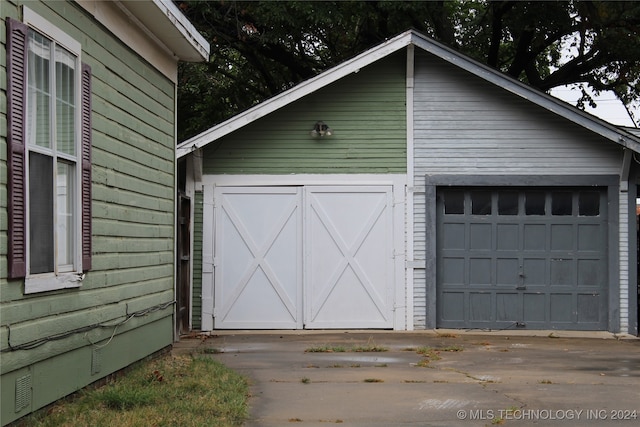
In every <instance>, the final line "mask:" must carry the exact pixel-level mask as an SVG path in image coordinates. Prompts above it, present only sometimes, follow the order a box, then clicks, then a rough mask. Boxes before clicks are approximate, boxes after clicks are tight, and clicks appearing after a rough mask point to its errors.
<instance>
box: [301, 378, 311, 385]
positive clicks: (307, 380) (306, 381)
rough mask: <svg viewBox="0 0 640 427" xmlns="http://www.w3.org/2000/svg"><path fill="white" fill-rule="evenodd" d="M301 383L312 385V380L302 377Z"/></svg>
mask: <svg viewBox="0 0 640 427" xmlns="http://www.w3.org/2000/svg"><path fill="white" fill-rule="evenodd" d="M300 382H301V383H302V384H310V383H311V380H310V379H309V378H307V377H302V379H301V380H300Z"/></svg>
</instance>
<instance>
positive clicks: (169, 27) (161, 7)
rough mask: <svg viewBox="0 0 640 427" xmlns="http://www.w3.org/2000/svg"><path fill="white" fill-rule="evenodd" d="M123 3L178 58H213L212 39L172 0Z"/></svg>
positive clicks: (125, 0) (139, 23)
mask: <svg viewBox="0 0 640 427" xmlns="http://www.w3.org/2000/svg"><path fill="white" fill-rule="evenodd" d="M120 4H121V5H122V6H123V7H124V8H126V9H127V10H128V11H129V12H130V13H131V14H132V15H133V16H134V17H135V18H136V20H137V21H138V22H137V23H138V25H141V26H142V27H143V29H144V30H146V31H148V32H149V33H150V34H151V35H153V37H154V38H155V39H156V40H158V41H160V42H161V43H162V44H163V45H164V46H165V47H166V48H167V49H168V50H169V51H171V52H172V54H173V55H174V56H175V57H176V58H177V59H180V60H182V61H190V62H201V61H204V60H208V59H209V51H210V45H209V42H207V41H206V40H205V38H204V37H203V36H202V34H200V33H199V32H198V31H197V30H196V28H195V27H194V26H193V24H191V22H189V20H188V19H187V17H186V16H184V14H183V13H182V12H181V11H180V9H178V7H177V6H176V5H175V4H173V2H172V1H171V0H150V1H131V0H122V1H120Z"/></svg>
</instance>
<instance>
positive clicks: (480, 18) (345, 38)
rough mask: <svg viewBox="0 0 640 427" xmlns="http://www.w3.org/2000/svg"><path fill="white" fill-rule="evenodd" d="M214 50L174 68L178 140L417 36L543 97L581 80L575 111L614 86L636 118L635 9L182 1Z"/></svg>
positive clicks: (639, 71) (616, 5)
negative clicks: (412, 32) (407, 34)
mask: <svg viewBox="0 0 640 427" xmlns="http://www.w3.org/2000/svg"><path fill="white" fill-rule="evenodd" d="M176 3H177V4H178V6H179V7H180V8H181V10H182V11H183V12H184V13H185V15H187V17H188V18H189V19H190V20H191V22H192V23H193V24H194V25H195V26H196V28H197V29H198V30H199V31H200V32H202V33H203V35H204V36H205V37H206V38H207V39H208V41H209V42H210V43H211V58H210V61H209V62H206V63H195V64H189V63H182V64H180V66H179V89H178V91H179V92H178V124H179V135H178V136H179V140H180V141H182V140H184V139H186V138H188V137H190V136H193V135H195V134H196V133H198V132H201V131H203V130H205V129H207V128H209V127H211V126H213V125H214V124H216V123H220V122H221V121H223V120H225V119H227V118H229V117H231V116H233V115H235V114H237V113H238V112H240V111H243V110H245V109H247V108H249V107H251V106H253V105H255V104H256V103H258V102H260V101H262V100H264V99H267V98H269V97H271V96H273V95H275V94H277V93H280V92H282V91H284V90H286V89H288V88H290V87H292V86H293V85H295V84H297V83H299V82H301V81H303V80H306V79H308V78H310V77H313V76H315V75H317V74H319V73H320V72H322V71H324V70H326V69H328V68H330V67H332V66H334V65H336V64H339V63H340V62H342V61H344V60H346V59H348V58H350V57H353V56H355V55H357V54H359V53H361V52H363V51H364V50H366V49H368V48H370V47H372V46H375V45H377V44H379V43H381V42H382V41H384V40H386V39H388V38H390V37H393V36H395V35H397V34H399V33H401V32H403V31H406V30H407V29H409V28H413V29H416V30H418V31H420V32H423V33H424V34H427V35H429V36H431V37H433V38H434V39H436V40H438V41H440V42H442V43H445V44H447V45H449V46H451V47H452V48H454V49H456V50H458V51H460V52H462V53H464V54H466V55H469V56H471V57H473V58H475V59H477V60H479V61H481V62H483V63H485V64H487V65H489V66H491V67H495V68H496V69H499V70H500V71H502V72H504V73H506V74H508V75H510V76H513V77H515V78H517V79H520V80H521V81H524V82H526V83H528V84H530V85H532V86H533V87H536V88H538V89H540V90H542V91H549V90H550V89H552V88H554V87H558V86H564V85H576V86H578V87H580V88H581V89H582V93H583V96H582V98H581V99H580V100H579V101H578V107H584V105H585V103H589V104H591V105H593V104H594V101H593V99H591V97H590V96H589V95H588V92H587V90H586V89H587V88H589V89H590V90H591V91H592V92H594V93H595V94H599V93H601V92H603V91H612V92H613V93H615V95H616V96H617V97H618V98H619V99H620V100H621V101H622V102H623V103H624V104H625V105H626V106H627V111H629V114H630V115H631V116H632V118H633V119H634V120H636V122H637V121H638V119H640V108H638V106H639V105H640V2H635V1H616V2H609V1H578V0H573V1H490V0H476V1H469V0H456V1H384V0H381V1H230V0H218V1H180V0H177V1H176Z"/></svg>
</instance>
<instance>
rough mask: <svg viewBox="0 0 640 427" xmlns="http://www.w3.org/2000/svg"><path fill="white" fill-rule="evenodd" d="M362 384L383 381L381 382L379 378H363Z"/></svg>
mask: <svg viewBox="0 0 640 427" xmlns="http://www.w3.org/2000/svg"><path fill="white" fill-rule="evenodd" d="M364 382H365V383H383V382H384V380H381V379H380V378H365V379H364Z"/></svg>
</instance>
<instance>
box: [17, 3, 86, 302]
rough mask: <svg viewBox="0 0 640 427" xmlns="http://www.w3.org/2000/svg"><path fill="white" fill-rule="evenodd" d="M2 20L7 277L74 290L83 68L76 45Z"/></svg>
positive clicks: (33, 287)
mask: <svg viewBox="0 0 640 427" xmlns="http://www.w3.org/2000/svg"><path fill="white" fill-rule="evenodd" d="M23 11H24V22H19V21H15V20H13V19H8V20H7V26H8V34H9V37H8V39H7V77H8V85H7V87H8V90H7V98H8V99H7V101H8V102H7V105H8V113H9V114H8V144H9V147H10V158H9V165H8V166H9V242H10V247H9V277H10V278H20V277H24V278H25V292H26V293H31V292H40V291H46V290H53V289H61V288H69V287H78V286H80V283H81V279H80V277H81V273H82V272H83V271H86V270H88V269H89V268H90V264H91V176H90V172H91V151H90V150H91V145H90V144H91V101H90V95H91V69H90V68H89V67H88V66H86V65H84V64H81V63H80V59H81V58H80V55H81V47H80V44H79V43H78V42H76V41H75V40H73V39H72V38H71V37H69V36H68V35H67V34H65V33H64V32H62V31H61V30H59V29H58V28H56V27H54V26H53V25H51V24H50V23H49V22H47V21H46V20H44V19H43V18H41V17H40V16H39V15H36V14H35V13H33V12H32V11H31V10H30V9H28V8H26V7H24V8H23Z"/></svg>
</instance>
